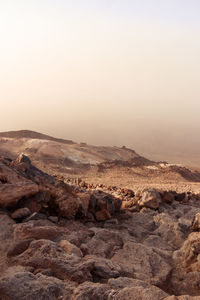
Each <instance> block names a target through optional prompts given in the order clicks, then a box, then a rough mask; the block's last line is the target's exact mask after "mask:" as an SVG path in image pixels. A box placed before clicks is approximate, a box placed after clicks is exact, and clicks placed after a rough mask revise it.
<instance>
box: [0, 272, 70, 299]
mask: <svg viewBox="0 0 200 300" xmlns="http://www.w3.org/2000/svg"><path fill="white" fill-rule="evenodd" d="M74 287H75V284H74V283H73V282H69V281H65V282H63V281H61V280H59V279H57V278H55V277H49V276H44V275H41V274H37V275H33V274H32V273H30V272H27V271H25V270H23V269H19V270H17V269H16V268H10V269H9V270H8V271H7V272H6V274H5V275H4V276H3V277H2V278H0V300H7V299H8V300H11V299H12V300H19V299H23V300H49V299H51V300H58V299H63V300H67V299H70V296H71V294H72V291H73V288H74Z"/></svg>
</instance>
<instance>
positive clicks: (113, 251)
mask: <svg viewBox="0 0 200 300" xmlns="http://www.w3.org/2000/svg"><path fill="white" fill-rule="evenodd" d="M199 192H200V191H199ZM199 192H195V193H194V192H190V191H188V192H177V191H173V190H171V191H169V190H168V191H165V190H161V189H152V188H151V189H144V190H139V189H138V190H137V191H136V190H132V189H127V188H121V187H117V186H106V185H102V184H99V183H98V184H93V185H92V184H91V183H87V182H85V181H84V180H81V179H73V178H71V179H67V178H63V179H62V178H57V177H53V176H50V175H48V174H46V173H44V172H43V171H41V170H39V169H38V168H37V167H35V166H33V165H32V163H31V161H30V159H29V158H28V157H27V156H25V155H23V154H22V155H20V156H19V157H18V158H16V159H15V160H13V159H10V158H3V157H1V159H0V270H1V273H0V300H40V299H43V300H44V299H48V300H49V299H52V300H54V299H60V300H61V299H63V300H67V299H69V300H73V299H80V300H87V299H88V300H90V299H91V300H98V299H99V300H101V299H102V300H103V299H107V300H111V299H114V300H126V299H129V300H164V299H165V300H178V299H180V300H190V299H191V300H197V299H200V285H199V282H200V260H199V255H200V193H199Z"/></svg>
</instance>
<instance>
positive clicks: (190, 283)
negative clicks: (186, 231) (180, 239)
mask: <svg viewBox="0 0 200 300" xmlns="http://www.w3.org/2000/svg"><path fill="white" fill-rule="evenodd" d="M199 254H200V233H199V232H193V233H191V234H190V235H189V236H188V238H187V240H186V241H185V242H184V243H183V245H182V247H181V248H180V249H179V250H177V251H175V252H174V254H173V259H174V265H175V266H176V267H175V268H174V270H173V273H172V276H171V282H172V287H173V290H174V291H175V292H176V293H177V294H178V295H181V294H185V295H187V294H188V295H192V296H197V295H198V296H199V295H200V292H199V281H200V262H199Z"/></svg>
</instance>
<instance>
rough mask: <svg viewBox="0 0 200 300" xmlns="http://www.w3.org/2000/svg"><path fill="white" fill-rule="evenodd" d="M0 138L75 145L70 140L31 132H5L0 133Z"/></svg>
mask: <svg viewBox="0 0 200 300" xmlns="http://www.w3.org/2000/svg"><path fill="white" fill-rule="evenodd" d="M0 137H5V138H30V139H39V140H49V141H54V142H58V143H63V144H75V143H74V142H73V141H71V140H65V139H61V138H55V137H52V136H49V135H46V134H43V133H39V132H36V131H32V130H16V131H6V132H0Z"/></svg>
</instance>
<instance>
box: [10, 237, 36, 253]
mask: <svg viewBox="0 0 200 300" xmlns="http://www.w3.org/2000/svg"><path fill="white" fill-rule="evenodd" d="M32 241H33V239H26V240H22V241H17V242H16V243H14V245H12V246H11V247H10V249H9V250H8V253H7V256H8V257H10V256H15V255H19V254H21V253H23V252H24V251H25V250H26V249H28V247H29V245H30V243H31V242H32Z"/></svg>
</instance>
